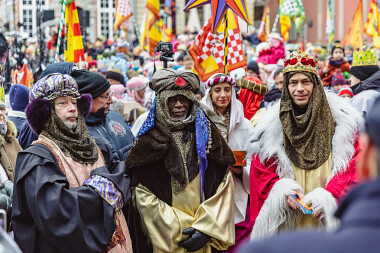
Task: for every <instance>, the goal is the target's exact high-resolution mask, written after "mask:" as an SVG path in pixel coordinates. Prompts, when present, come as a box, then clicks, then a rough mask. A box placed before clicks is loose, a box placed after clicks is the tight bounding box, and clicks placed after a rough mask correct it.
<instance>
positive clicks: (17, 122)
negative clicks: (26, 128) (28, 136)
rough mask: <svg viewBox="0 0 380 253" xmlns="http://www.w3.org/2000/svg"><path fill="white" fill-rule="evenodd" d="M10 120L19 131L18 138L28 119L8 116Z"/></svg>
mask: <svg viewBox="0 0 380 253" xmlns="http://www.w3.org/2000/svg"><path fill="white" fill-rule="evenodd" d="M8 119H9V120H10V121H12V122H13V123H14V124H15V126H16V129H17V136H18V135H19V133H20V131H21V128H22V125H23V124H24V123H25V122H26V118H22V117H15V116H8Z"/></svg>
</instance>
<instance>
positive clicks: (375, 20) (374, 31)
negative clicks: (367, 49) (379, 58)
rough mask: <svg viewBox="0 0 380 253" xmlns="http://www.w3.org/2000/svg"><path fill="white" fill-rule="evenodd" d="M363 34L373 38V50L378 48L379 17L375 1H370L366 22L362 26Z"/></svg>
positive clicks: (379, 38) (379, 36) (379, 34)
mask: <svg viewBox="0 0 380 253" xmlns="http://www.w3.org/2000/svg"><path fill="white" fill-rule="evenodd" d="M364 33H366V34H368V35H369V36H371V37H372V38H373V46H374V47H375V48H380V15H379V9H378V8H377V4H376V0H372V3H371V8H370V10H369V13H368V17H367V22H366V23H365V26H364Z"/></svg>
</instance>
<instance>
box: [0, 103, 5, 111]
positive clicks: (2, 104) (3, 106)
mask: <svg viewBox="0 0 380 253" xmlns="http://www.w3.org/2000/svg"><path fill="white" fill-rule="evenodd" d="M0 108H1V109H3V110H6V109H7V105H6V104H5V103H4V102H0Z"/></svg>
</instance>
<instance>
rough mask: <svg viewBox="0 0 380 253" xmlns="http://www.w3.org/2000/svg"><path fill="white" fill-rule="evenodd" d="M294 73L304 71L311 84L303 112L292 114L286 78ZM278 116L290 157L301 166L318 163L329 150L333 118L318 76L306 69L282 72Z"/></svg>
mask: <svg viewBox="0 0 380 253" xmlns="http://www.w3.org/2000/svg"><path fill="white" fill-rule="evenodd" d="M296 73H302V74H305V75H306V76H308V77H309V78H310V80H311V81H312V82H313V84H314V87H313V91H312V94H311V97H310V100H309V104H308V107H307V109H306V112H305V113H304V114H301V115H299V116H296V115H297V114H299V113H297V112H295V106H294V104H293V103H292V100H291V97H290V94H289V89H288V85H289V79H290V77H291V76H292V75H294V74H296ZM280 120H281V124H282V129H283V132H284V144H283V145H284V148H285V152H286V154H287V155H288V157H289V159H290V161H291V162H292V163H294V164H295V165H296V166H297V167H299V168H301V169H304V170H313V169H317V168H318V167H320V166H321V165H322V164H323V163H324V162H325V161H326V160H327V159H328V158H329V155H330V154H331V152H332V138H333V135H334V132H335V125H336V124H335V120H334V118H333V116H332V114H331V110H330V106H329V104H328V101H327V98H326V95H325V92H324V90H323V85H322V82H321V80H320V79H319V78H318V77H317V76H316V75H314V74H312V73H309V72H288V73H285V74H284V88H283V90H282V97H281V102H280Z"/></svg>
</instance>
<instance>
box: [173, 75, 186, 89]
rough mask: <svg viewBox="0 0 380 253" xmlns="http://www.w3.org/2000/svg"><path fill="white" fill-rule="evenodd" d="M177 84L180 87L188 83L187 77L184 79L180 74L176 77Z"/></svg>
mask: <svg viewBox="0 0 380 253" xmlns="http://www.w3.org/2000/svg"><path fill="white" fill-rule="evenodd" d="M175 84H176V85H177V86H179V87H182V86H184V85H185V84H186V81H185V79H183V78H182V77H180V76H179V77H177V78H176V79H175Z"/></svg>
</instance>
